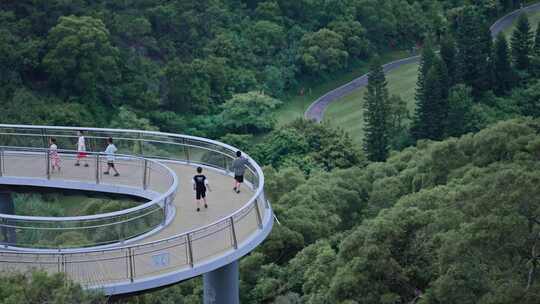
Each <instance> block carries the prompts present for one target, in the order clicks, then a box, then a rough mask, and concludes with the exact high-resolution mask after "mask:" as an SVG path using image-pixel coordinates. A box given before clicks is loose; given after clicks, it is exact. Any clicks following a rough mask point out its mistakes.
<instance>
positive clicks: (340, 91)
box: [304, 3, 540, 122]
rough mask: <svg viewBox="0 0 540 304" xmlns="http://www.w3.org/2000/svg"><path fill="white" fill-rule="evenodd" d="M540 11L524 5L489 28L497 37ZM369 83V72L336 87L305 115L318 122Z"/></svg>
mask: <svg viewBox="0 0 540 304" xmlns="http://www.w3.org/2000/svg"><path fill="white" fill-rule="evenodd" d="M537 11H540V3H535V4H531V5H529V6H527V7H524V8H522V9H519V10H515V11H513V12H511V13H509V14H507V15H505V16H504V17H502V18H500V19H499V20H497V21H496V22H495V23H493V25H492V26H491V27H490V28H489V30H490V31H491V36H492V37H496V36H497V35H498V34H499V33H500V32H501V31H503V30H505V29H507V28H508V27H510V26H512V24H513V22H514V20H515V19H516V18H517V17H519V15H520V14H521V13H522V12H527V13H531V12H537ZM419 61H420V56H413V57H408V58H404V59H400V60H396V61H392V62H389V63H387V64H385V65H383V70H384V72H385V73H388V72H391V71H393V70H395V69H397V68H399V67H401V66H403V65H407V64H410V63H416V62H419ZM367 84H368V76H367V74H364V75H362V76H360V77H358V78H356V79H354V80H352V81H351V82H348V83H346V84H344V85H342V86H340V87H338V88H336V89H333V90H332V91H330V92H328V93H326V94H324V95H323V96H321V97H319V98H318V99H317V100H315V101H314V102H313V103H311V105H310V106H309V107H308V109H307V110H306V112H305V113H304V117H305V118H307V119H312V120H315V121H316V122H321V121H322V119H323V116H324V112H325V110H326V109H327V108H328V106H329V105H330V104H331V103H332V102H335V101H336V100H338V99H340V98H341V97H343V96H345V95H348V94H350V93H352V92H353V91H355V90H358V89H361V88H363V87H365V86H367Z"/></svg>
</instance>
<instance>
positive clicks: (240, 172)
mask: <svg viewBox="0 0 540 304" xmlns="http://www.w3.org/2000/svg"><path fill="white" fill-rule="evenodd" d="M248 163H249V162H248V160H247V159H246V158H245V157H243V156H242V152H240V151H236V159H235V160H234V161H233V163H232V170H233V171H234V186H233V191H234V192H236V193H240V185H241V184H242V183H243V182H244V173H245V172H246V165H247V164H248Z"/></svg>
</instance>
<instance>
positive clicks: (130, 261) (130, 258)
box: [128, 247, 135, 282]
mask: <svg viewBox="0 0 540 304" xmlns="http://www.w3.org/2000/svg"><path fill="white" fill-rule="evenodd" d="M128 255H129V280H130V281H131V282H133V280H134V276H135V273H134V265H133V263H134V259H135V258H134V256H133V250H132V249H131V247H129V248H128Z"/></svg>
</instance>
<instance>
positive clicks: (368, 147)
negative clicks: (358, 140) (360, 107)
mask: <svg viewBox="0 0 540 304" xmlns="http://www.w3.org/2000/svg"><path fill="white" fill-rule="evenodd" d="M386 86H387V83H386V77H385V76H384V71H383V68H382V66H381V63H380V61H379V60H378V59H376V60H374V61H373V63H372V64H371V68H370V71H369V74H368V85H367V93H366V95H365V97H364V105H365V106H364V134H365V135H364V152H365V153H366V157H367V159H368V160H370V161H385V160H386V158H387V157H388V149H389V146H390V145H389V137H390V135H389V128H390V125H389V123H390V106H389V102H390V101H389V96H388V88H387V87H386Z"/></svg>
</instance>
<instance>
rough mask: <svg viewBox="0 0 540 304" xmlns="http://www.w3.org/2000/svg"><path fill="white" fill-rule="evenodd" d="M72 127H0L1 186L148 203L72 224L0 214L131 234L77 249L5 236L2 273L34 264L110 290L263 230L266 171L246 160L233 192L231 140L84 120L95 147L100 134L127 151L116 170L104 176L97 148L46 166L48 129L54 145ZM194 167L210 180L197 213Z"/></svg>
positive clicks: (205, 264)
mask: <svg viewBox="0 0 540 304" xmlns="http://www.w3.org/2000/svg"><path fill="white" fill-rule="evenodd" d="M83 129H84V128H83ZM76 130H78V128H64V127H41V126H13V125H0V146H2V147H0V184H11V185H31V186H44V187H58V188H73V189H81V190H92V191H103V192H114V193H124V194H131V195H137V196H141V197H145V198H147V199H149V200H151V201H150V202H149V203H147V204H145V205H147V206H143V207H141V208H139V210H134V211H130V212H126V213H122V212H121V213H122V214H113V215H112V216H109V217H107V218H106V220H104V219H99V221H98V220H96V219H93V218H92V217H91V216H90V217H85V218H84V219H82V220H80V219H70V220H72V223H76V224H70V225H66V224H65V223H66V221H63V222H62V223H57V222H54V221H51V220H52V219H50V218H42V219H38V221H36V219H32V218H31V217H29V218H25V217H22V218H17V217H16V216H9V215H2V214H0V219H1V220H2V223H1V224H0V227H3V228H4V229H9V228H10V227H11V228H13V229H16V231H20V230H21V228H20V227H23V228H22V229H23V230H24V229H34V230H37V231H44V230H45V231H47V233H51V232H50V231H49V230H52V231H54V232H58V231H60V232H65V231H66V230H69V229H72V230H75V231H90V232H92V231H93V230H88V229H102V230H103V229H105V230H107V229H109V231H110V232H111V234H114V233H113V232H116V231H122V233H123V234H118V235H120V236H125V235H128V236H129V237H125V238H124V237H120V238H118V239H114V241H111V240H112V239H108V242H107V244H90V243H89V244H85V246H84V247H77V248H73V247H74V246H69V248H67V247H61V246H59V247H58V248H51V247H50V246H48V247H47V248H43V246H41V247H40V246H27V245H31V244H19V243H20V241H19V239H18V240H17V241H19V242H17V244H7V245H8V246H6V247H5V248H4V250H2V251H1V252H0V269H2V270H3V271H7V270H16V271H28V270H30V269H32V268H41V269H45V270H46V271H48V272H51V273H54V272H63V273H65V274H66V275H67V276H68V277H70V278H71V279H72V280H74V281H76V282H79V283H81V284H82V285H83V286H85V287H87V288H98V289H101V290H103V291H104V292H105V293H106V294H109V295H115V294H124V293H132V292H138V291H142V290H146V289H151V288H156V287H160V286H165V285H169V284H172V283H175V282H178V281H181V280H185V279H189V278H191V277H194V276H198V275H201V274H204V273H207V272H210V271H213V270H215V269H218V268H220V267H223V266H225V265H228V264H230V263H232V262H234V261H236V260H238V259H239V258H240V257H242V256H244V255H245V254H247V253H249V252H250V251H251V250H253V249H254V248H255V247H256V246H257V245H258V244H260V243H261V242H262V241H263V240H264V239H265V238H266V236H267V235H268V234H269V232H270V230H271V228H272V222H273V214H272V210H271V208H270V205H269V204H268V202H267V201H266V199H265V197H264V191H263V190H264V176H263V175H262V171H261V169H260V167H259V166H258V165H257V164H256V163H255V162H254V161H253V160H251V159H250V158H248V160H249V161H250V164H249V165H248V171H247V174H246V180H247V184H246V185H245V186H244V188H243V189H242V192H241V193H239V194H237V193H235V192H233V191H232V185H233V178H232V176H231V173H230V172H229V171H228V169H229V168H228V167H229V166H230V164H231V162H232V160H233V155H234V153H235V152H236V149H235V148H233V147H230V146H227V145H225V144H222V143H218V142H215V141H211V140H207V139H203V138H196V137H189V136H183V135H176V134H166V133H160V132H144V131H132V130H111V129H93V128H87V129H84V131H85V137H86V139H87V141H88V142H89V143H90V146H91V147H90V148H91V150H93V151H96V150H97V151H99V150H103V147H100V145H102V144H101V143H100V142H102V141H104V139H105V138H106V137H108V136H112V137H114V138H115V144H116V145H117V146H118V147H119V149H120V152H121V153H123V154H125V155H120V156H117V159H116V161H115V163H116V164H117V168H118V170H119V171H120V174H121V175H120V176H119V177H114V176H110V175H103V170H104V168H105V162H104V161H103V160H104V155H99V154H97V153H95V154H90V155H89V156H88V158H87V159H88V163H89V166H88V167H84V166H79V167H76V166H74V162H75V159H74V157H75V155H74V154H73V153H70V152H69V151H62V153H61V154H60V155H61V159H62V170H61V172H60V173H58V172H51V168H50V165H49V161H50V159H48V158H47V155H48V153H47V151H46V150H43V149H44V148H43V146H44V144H43V143H45V142H47V141H48V138H50V137H54V138H56V139H57V141H58V142H59V144H58V145H59V148H64V147H68V148H69V147H73V146H74V142H75V140H76V135H75V132H76ZM23 147H24V148H23ZM133 152H138V153H133ZM197 166H203V167H204V168H205V171H204V173H205V175H206V176H207V177H208V179H209V183H210V186H211V188H212V192H208V193H207V195H208V197H207V199H208V205H209V208H208V209H204V208H202V210H201V212H197V211H196V210H195V199H194V193H193V189H192V184H191V179H192V177H193V175H194V174H195V168H196V167H197ZM148 214H150V215H151V216H152V217H150V215H148ZM156 219H157V220H156ZM142 220H144V221H142ZM96 221H98V222H96ZM135 221H137V222H135ZM36 222H39V224H35V223H36ZM44 222H45V223H46V224H43V223H44ZM67 222H69V221H67ZM6 223H7V224H6ZM70 223H71V222H70ZM88 223H92V224H91V225H90V224H88ZM96 223H97V224H96ZM141 223H144V224H147V225H149V226H148V227H147V228H146V229H143V230H140V229H141V228H140V227H141V225H142V226H144V225H143V224H141ZM128 224H129V225H131V226H129V225H128ZM51 227H52V228H54V229H51ZM88 227H90V228H88ZM118 227H121V228H119V229H116V228H118ZM47 229H49V230H47ZM137 229H139V230H137ZM13 245H15V246H13ZM35 247H39V248H35Z"/></svg>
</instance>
